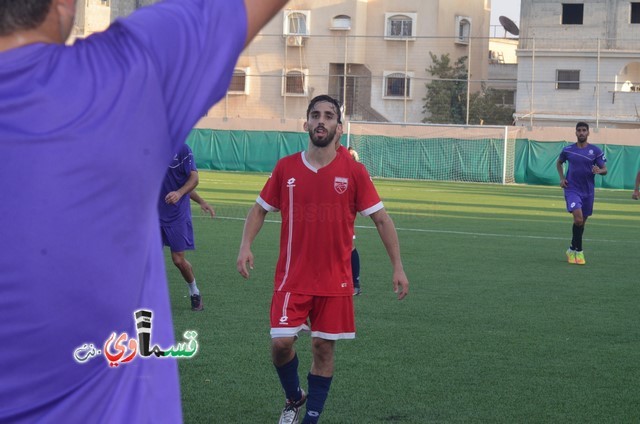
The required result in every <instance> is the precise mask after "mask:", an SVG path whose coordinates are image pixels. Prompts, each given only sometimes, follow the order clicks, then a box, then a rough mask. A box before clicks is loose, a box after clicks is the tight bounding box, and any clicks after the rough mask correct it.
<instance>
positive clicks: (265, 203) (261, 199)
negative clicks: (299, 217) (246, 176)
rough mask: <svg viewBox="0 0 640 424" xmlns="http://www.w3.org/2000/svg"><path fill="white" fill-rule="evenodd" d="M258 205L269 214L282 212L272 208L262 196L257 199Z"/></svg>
mask: <svg viewBox="0 0 640 424" xmlns="http://www.w3.org/2000/svg"><path fill="white" fill-rule="evenodd" d="M256 203H257V204H259V205H260V206H262V207H263V208H264V210H266V211H267V212H280V209H278V208H275V207H273V206H271V205H270V204H268V203H267V202H265V201H264V199H263V198H262V197H260V196H258V198H257V199H256Z"/></svg>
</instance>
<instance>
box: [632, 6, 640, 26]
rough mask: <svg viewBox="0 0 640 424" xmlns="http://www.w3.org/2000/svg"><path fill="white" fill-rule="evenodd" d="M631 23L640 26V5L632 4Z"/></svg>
mask: <svg viewBox="0 0 640 424" xmlns="http://www.w3.org/2000/svg"><path fill="white" fill-rule="evenodd" d="M630 21H631V23H632V24H640V3H631V20H630Z"/></svg>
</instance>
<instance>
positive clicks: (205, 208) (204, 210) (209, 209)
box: [200, 202, 216, 218]
mask: <svg viewBox="0 0 640 424" xmlns="http://www.w3.org/2000/svg"><path fill="white" fill-rule="evenodd" d="M200 208H201V209H202V213H203V214H204V215H207V214H209V215H211V218H213V217H215V216H216V211H215V210H213V207H212V206H211V205H210V204H208V203H207V202H202V203H201V204H200Z"/></svg>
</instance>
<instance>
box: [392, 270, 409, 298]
mask: <svg viewBox="0 0 640 424" xmlns="http://www.w3.org/2000/svg"><path fill="white" fill-rule="evenodd" d="M393 292H394V293H397V294H398V300H402V299H404V298H405V296H406V295H407V294H409V280H408V279H407V276H406V274H405V273H404V271H394V273H393Z"/></svg>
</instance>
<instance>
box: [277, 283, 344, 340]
mask: <svg viewBox="0 0 640 424" xmlns="http://www.w3.org/2000/svg"><path fill="white" fill-rule="evenodd" d="M300 331H307V332H308V331H311V337H319V338H321V339H326V340H339V339H353V338H355V337H356V325H355V317H354V313H353V297H352V296H311V295H306V294H296V293H290V292H282V291H276V292H274V293H273V297H272V298H271V337H272V338H278V337H295V336H297V335H298V333H299V332H300Z"/></svg>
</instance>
